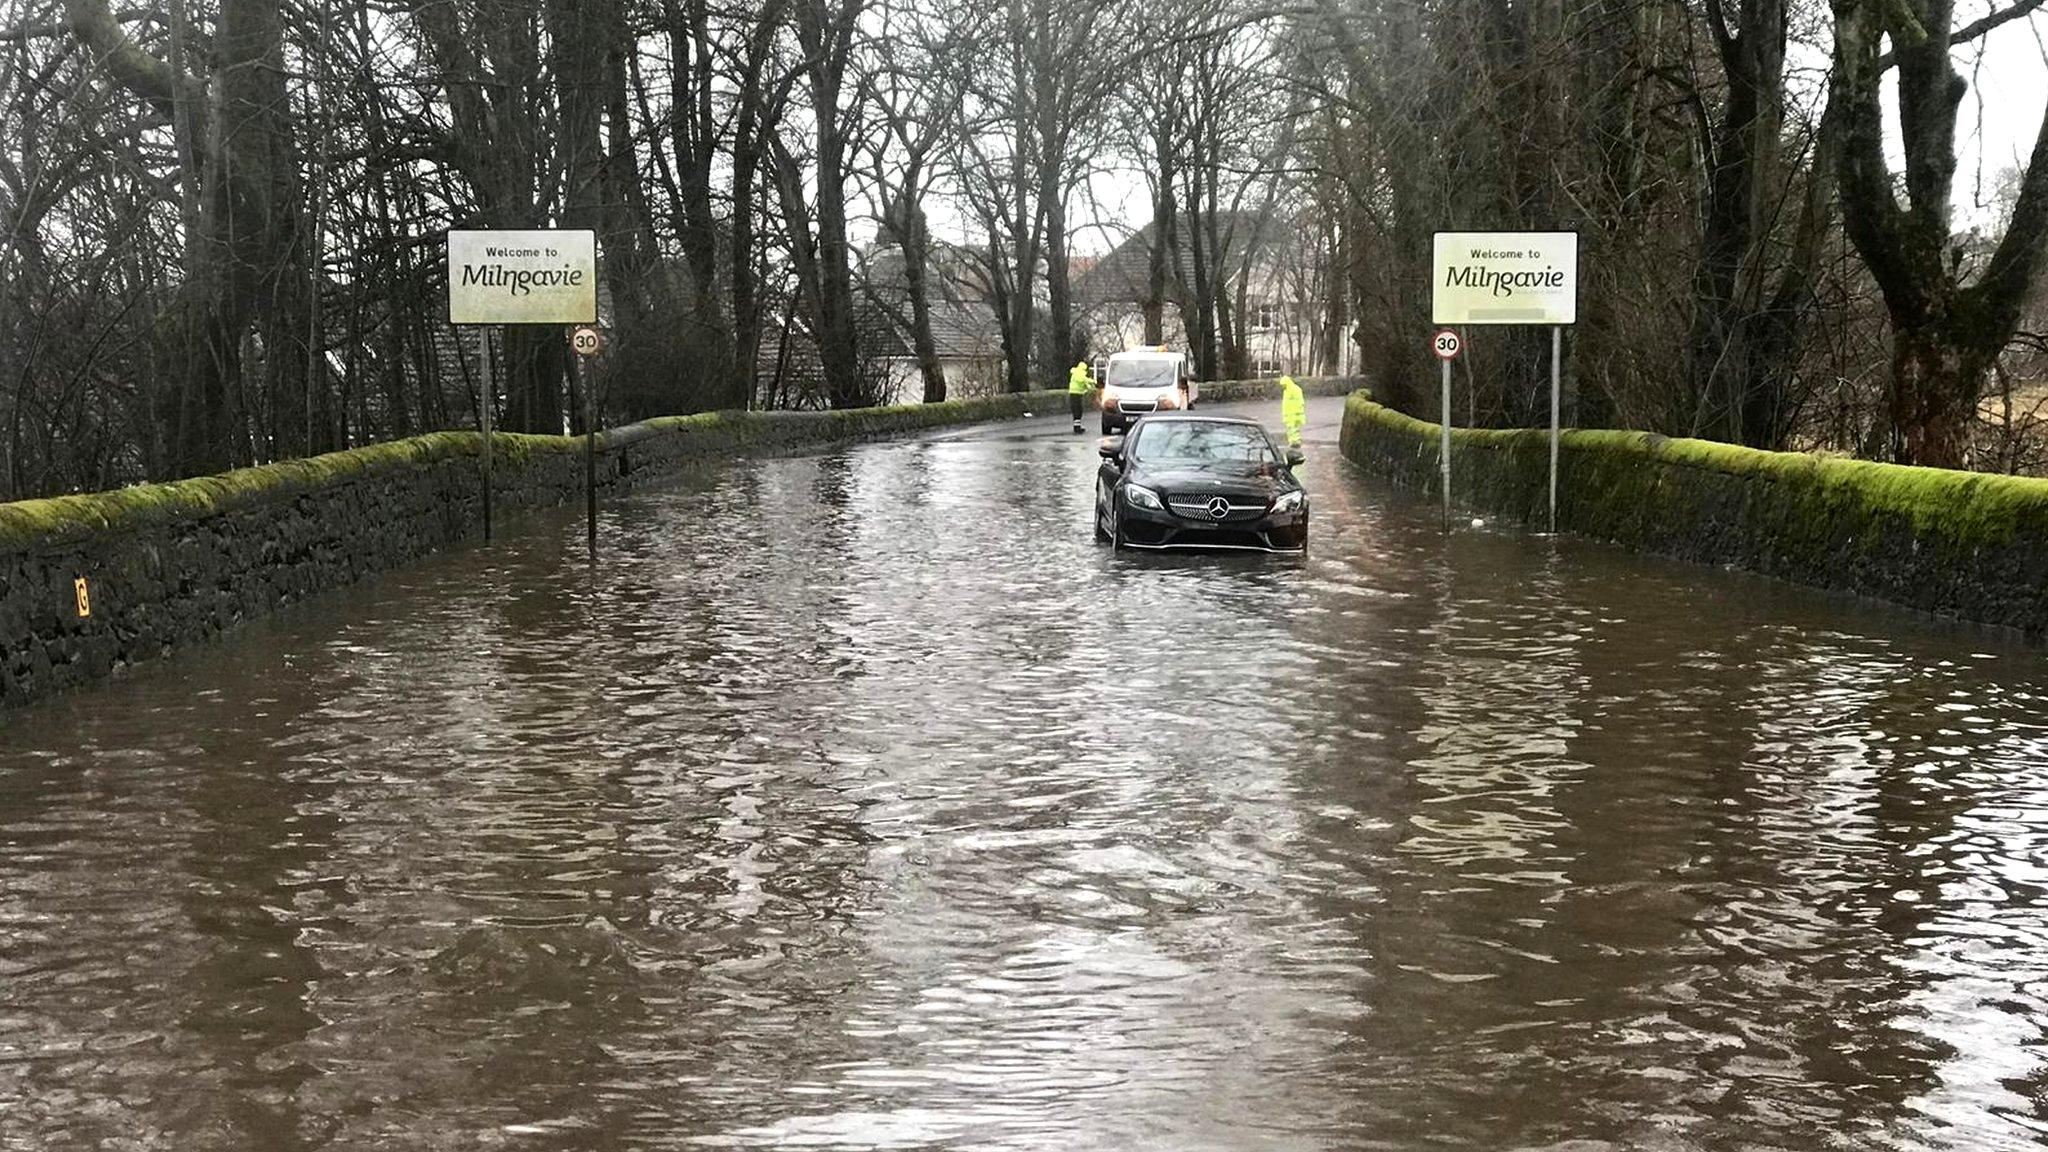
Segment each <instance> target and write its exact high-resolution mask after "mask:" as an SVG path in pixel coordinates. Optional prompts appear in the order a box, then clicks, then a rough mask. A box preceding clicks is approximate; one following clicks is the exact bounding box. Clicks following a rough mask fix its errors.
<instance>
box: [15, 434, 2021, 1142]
mask: <svg viewBox="0 0 2048 1152" xmlns="http://www.w3.org/2000/svg"><path fill="white" fill-rule="evenodd" d="M1315 411H1316V417H1315V418H1316V421H1317V427H1316V428H1315V429H1314V430H1313V432H1312V435H1311V444H1310V450H1311V453H1312V459H1311V462H1310V463H1309V465H1308V466H1307V467H1306V469H1305V477H1306V481H1307V483H1308V485H1309V487H1310V490H1311V491H1312V493H1313V499H1314V502H1315V516H1316V530H1315V532H1316V539H1315V552H1314V554H1313V556H1312V557H1311V558H1309V559H1308V560H1307V561H1306V562H1289V561H1275V560H1267V559H1257V558H1244V557H1220V558H1219V557H1199V558H1188V557H1168V558H1160V557H1150V556H1118V555H1112V554H1111V553H1110V552H1109V551H1108V550H1106V549H1105V548H1103V547H1101V546H1099V545H1097V544H1095V543H1094V542H1093V540H1092V539H1091V536H1090V532H1089V500H1090V483H1091V480H1090V476H1091V474H1092V469H1093V452H1092V447H1093V438H1092V437H1070V436H1068V435H1066V434H1065V432H1064V430H1063V429H1062V428H1060V427H1059V426H1058V422H1054V423H1050V424H1048V423H1047V422H1044V421H1038V422H1032V423H1027V424H1022V425H1013V426H1005V427H1000V428H993V429H977V430H972V431H967V432H958V433H950V434H946V435H942V436H936V437H933V438H930V439H925V440H919V441H915V442H906V443H892V444H878V445H868V446H862V447H855V448H850V449H846V450H843V451H835V452H832V453H828V454H824V455H817V456H810V457H804V458H797V459H775V460H764V461H756V462H749V463H745V464H742V465H737V466H734V467H731V468H728V469H726V470H724V471H721V472H718V473H716V474H712V475H707V476H704V477H701V478H698V479H696V480H692V481H688V482H685V483H682V484H679V485H678V486H675V487H672V488H667V489H664V490H660V491H656V492H650V493H647V494H643V495H640V496H637V497H635V498H633V499H631V500H629V501H625V502H621V503H619V504H617V505H615V506H613V507H611V508H608V509H607V510H606V513H605V519H604V522H603V528H602V548H603V552H604V555H605V559H604V561H603V563H602V564H600V565H599V566H598V567H596V568H595V569H593V568H591V567H590V566H588V565H587V564H586V562H585V561H584V559H583V556H582V547H583V535H582V526H581V523H580V521H578V520H577V519H576V518H575V517H574V516H573V515H567V514H565V515H560V516H547V517H540V518H535V519H532V520H530V521H528V522H527V523H526V525H525V527H524V528H523V529H522V530H521V531H518V532H516V533H514V534H512V535H511V536H510V537H509V538H503V539H501V540H500V542H499V543H498V544H496V545H495V546H493V547H490V548H483V547H474V548H467V549H462V550H458V551H454V552H450V553H447V554H444V555H441V556H438V557H435V558H433V559H431V560H428V561H426V562H424V563H421V564H419V565H417V566H415V567H411V568H408V569H406V570H404V571H401V572H396V573H392V574H389V575H386V576H384V577H381V578H379V579H377V580H375V581H372V582H370V583H368V584H365V585H363V586H361V587H359V588H356V589H352V590H349V591H346V592H341V593H337V594H334V595H330V596H327V597H324V598H321V599H319V600H317V601H316V602H314V603H311V604H308V605H304V606H301V607H299V608H296V609H293V610H291V611H288V612H286V613H284V614H282V615H280V616H278V617H275V618H273V619H271V620H268V621H264V622H261V623H257V624H253V625H251V626H249V627H247V628H244V629H242V630H241V631H239V632H237V633H235V634H234V635H233V636H232V637H231V638H230V639H229V640H227V641H226V642H224V643H221V644H218V645H215V646H212V647H209V648H206V649H203V650H196V651H192V652H189V653H185V654H183V655H180V656H178V657H176V658H173V659H171V660H168V661H164V662H161V663H158V664H156V665H153V666H150V667H147V668H143V669H139V670H137V671H135V672H133V673H132V674H129V675H125V676H123V677H122V678H120V679H118V680H116V681H114V682H111V683H109V684H106V685H103V686H100V687H97V688H94V689H91V690H88V691H82V692H78V693H75V694H72V695H70V696H67V697H64V698H60V699H58V700H54V701H51V702H48V703H45V704H43V705H40V706H38V707H35V708H33V709H30V710H27V711H23V712H18V713H14V714H10V715H5V716H0V1147H4V1148H6V1149H9V1150H15V1149H21V1150H34V1152H42V1150H46V1149H47V1150H56V1149H85V1148H96V1149H100V1148H103V1149H130V1148H133V1149H144V1148H147V1149H158V1148H162V1149H178V1150H181V1152H182V1150H191V1149H254V1150H265V1152H268V1150H275V1149H297V1148H321V1147H326V1148H335V1149H437V1150H438V1149H480V1148H509V1149H527V1148H531V1149H550V1150H552V1149H571V1150H575V1149H653V1148H764V1147H798V1148H827V1149H840V1148H847V1149H851V1148H902V1149H912V1148H918V1149H922V1148H946V1149H1018V1150H1025V1149H1029V1150H1038V1149H1061V1150H1064V1149H1146V1150H1160V1152H1166V1150H1174V1152H1181V1150H1207V1149H1217V1150H1223V1149H1281V1150H1296V1149H1332V1150H1335V1149H1436V1148H1460V1149H1462V1148H1470V1149H1489V1150H1492V1149H1518V1148H1542V1149H1558V1150H1564V1149H1569V1150H1572V1152H1591V1150H1597V1149H1650V1150H1692V1149H1702V1150H1704V1149H1788V1150H1789V1149H1798V1150H1806V1149H1826V1148H1840V1149H1956V1150H1962V1149H1970V1150H1982V1149H2016V1148H2048V1037H2044V1024H2048V657H2044V655H2043V654H2042V653H2041V652H2040V651H2039V650H2033V649H2028V648H2026V647H2023V646H2021V645H2019V644H2017V643H2015V642H2013V641H2010V640H2007V639H2003V638H2001V637H1998V636H1996V635H1991V634H1987V633H1984V632H1979V631H1971V630H1967V629H1963V628H1957V627H1949V626H1945V625H1940V624H1937V623H1934V622H1930V621H1926V620H1922V619H1918V618H1916V617H1913V616H1911V615H1908V614H1905V613H1902V612H1897V611H1894V610H1890V609H1886V608H1882V607H1878V606H1873V605H1866V604H1859V603H1857V602H1855V601H1851V600H1847V599H1843V598H1838V597H1830V596H1824V595H1821V594H1817V593H1813V592H1809V591H1805V590H1801V589H1797V588H1791V587H1787V586H1784V585H1779V584H1775V583H1772V582H1769V581H1765V580H1761V579H1757V578H1754V577H1750V576H1746V575H1741V574H1732V573H1724V572H1719V571H1715V570H1712V569H1707V568H1700V567H1693V566H1687V565H1681V564H1675V563H1668V562H1664V561H1659V560H1655V559H1648V558H1643V557H1637V556H1632V555H1628V554H1626V553H1622V552H1620V551H1618V550H1614V549H1610V548H1607V547H1604V546H1599V545H1595V544H1590V543H1586V542H1580V541H1569V540H1566V541H1556V540H1545V539H1540V538H1532V537H1528V536H1524V535H1521V534H1518V533H1514V532H1508V531H1496V530H1492V529H1477V530H1475V529H1472V528H1470V527H1461V528H1460V529H1459V530H1458V531H1456V532H1454V533H1452V534H1451V535H1449V536H1448V537H1447V536H1446V535H1445V534H1444V533H1442V532H1441V531H1440V527H1439V523H1438V520H1437V518H1436V515H1435V514H1434V512H1433V511H1432V510H1430V509H1429V508H1427V507H1422V506H1418V505H1417V504H1416V503H1414V502H1413V501H1412V500H1411V499H1410V498H1407V497H1404V496H1400V495H1397V494H1395V493H1392V492H1389V491H1388V490H1386V489H1385V488H1384V487H1382V486H1381V485H1379V484H1378V483H1377V482H1374V481H1370V480H1367V479H1365V478H1364V477H1363V476H1362V475H1361V474H1359V473H1358V472H1356V471H1355V470H1354V469H1352V468H1351V467H1350V466H1348V465H1346V464H1344V463H1343V462H1342V461H1341V460H1339V459H1338V458H1337V456H1336V453H1335V450H1334V447H1333V446H1332V445H1331V444H1330V443H1329V440H1330V438H1331V434H1332V429H1331V428H1330V426H1329V424H1330V422H1331V421H1332V420H1334V418H1335V407H1334V403H1333V402H1318V404H1317V407H1316V410H1315Z"/></svg>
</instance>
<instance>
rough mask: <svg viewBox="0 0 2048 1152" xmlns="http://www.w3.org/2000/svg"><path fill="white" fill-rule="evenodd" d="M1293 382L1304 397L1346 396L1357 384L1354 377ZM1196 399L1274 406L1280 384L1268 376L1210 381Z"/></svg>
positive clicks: (1306, 378) (1314, 378) (1299, 377)
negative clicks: (1260, 403)
mask: <svg viewBox="0 0 2048 1152" xmlns="http://www.w3.org/2000/svg"><path fill="white" fill-rule="evenodd" d="M1294 382H1295V383H1296V384H1299V385H1301V391H1302V394H1303V395H1305V396H1346V395H1349V394H1350V393H1351V392H1352V391H1353V390H1354V389H1356V388H1357V387H1358V384H1359V380H1358V377H1356V376H1297V377H1296V378H1295V380H1294ZM1200 399H1201V400H1203V401H1207V402H1209V403H1213V404H1225V403H1229V402H1231V401H1234V400H1271V401H1272V402H1273V403H1275V404H1278V403H1279V402H1280V381H1279V379H1278V378H1277V377H1272V376H1266V377H1261V378H1259V379H1256V380H1210V381H1207V382H1205V383H1204V384H1202V385H1201V392H1200Z"/></svg>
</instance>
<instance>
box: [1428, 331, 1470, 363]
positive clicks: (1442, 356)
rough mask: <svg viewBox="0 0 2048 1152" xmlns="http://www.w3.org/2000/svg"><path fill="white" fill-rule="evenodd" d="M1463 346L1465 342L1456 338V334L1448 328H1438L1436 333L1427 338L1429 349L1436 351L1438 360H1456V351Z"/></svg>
mask: <svg viewBox="0 0 2048 1152" xmlns="http://www.w3.org/2000/svg"><path fill="white" fill-rule="evenodd" d="M1464 347H1465V342H1464V341H1463V340H1460V339H1458V334H1457V333H1456V332H1453V331H1451V330H1450V329H1449V328H1439V329H1437V333H1436V335H1434V336H1432V337H1430V338H1429V350H1430V351H1431V352H1434V353H1436V358H1437V359H1439V360H1456V359H1457V358H1458V352H1459V351H1460V350H1461V349H1463V348H1464Z"/></svg>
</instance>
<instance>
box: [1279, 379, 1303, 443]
mask: <svg viewBox="0 0 2048 1152" xmlns="http://www.w3.org/2000/svg"><path fill="white" fill-rule="evenodd" d="M1280 422H1281V423H1282V424H1285V425H1286V426H1287V439H1288V440H1289V441H1290V442H1294V443H1299V442H1300V440H1301V428H1302V425H1304V424H1307V423H1308V398H1307V397H1305V396H1303V395H1302V394H1301V385H1299V384H1296V383H1295V382H1294V377H1292V376H1282V377H1281V378H1280Z"/></svg>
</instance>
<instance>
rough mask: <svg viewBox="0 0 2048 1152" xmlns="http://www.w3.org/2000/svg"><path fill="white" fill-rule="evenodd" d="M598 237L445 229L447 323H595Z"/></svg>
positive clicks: (590, 234)
mask: <svg viewBox="0 0 2048 1152" xmlns="http://www.w3.org/2000/svg"><path fill="white" fill-rule="evenodd" d="M596 321H597V234H596V233H595V232H590V231H585V230H576V231H557V230H547V231H521V232H503V231H498V232H477V231H450V232H449V233H448V322H449V323H450V324H593V323H596Z"/></svg>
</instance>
